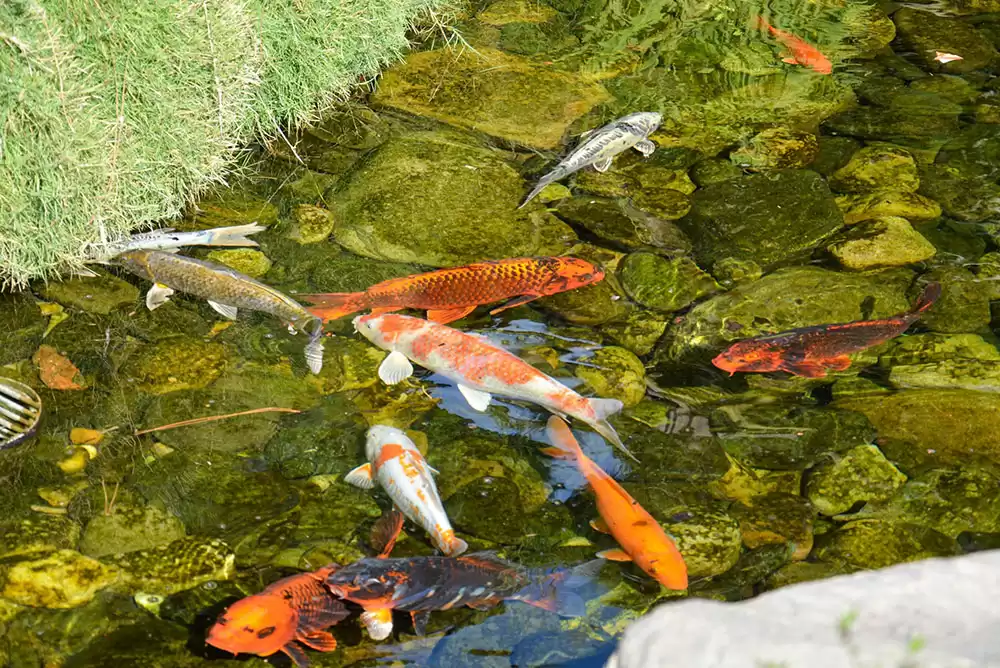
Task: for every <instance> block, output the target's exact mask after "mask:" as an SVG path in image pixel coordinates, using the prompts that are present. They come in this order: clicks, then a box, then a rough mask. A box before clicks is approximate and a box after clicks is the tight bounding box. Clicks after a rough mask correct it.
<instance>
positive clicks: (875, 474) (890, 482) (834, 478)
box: [806, 445, 906, 515]
mask: <svg viewBox="0 0 1000 668" xmlns="http://www.w3.org/2000/svg"><path fill="white" fill-rule="evenodd" d="M905 482H906V475H904V474H903V473H902V472H901V471H900V470H899V469H897V468H896V467H895V466H893V464H892V462H890V461H889V460H888V459H886V458H885V455H883V454H882V451H881V450H879V449H878V448H877V447H876V446H874V445H859V446H857V447H856V448H852V449H850V450H848V451H847V452H845V453H843V455H842V456H837V455H833V456H831V457H830V459H829V460H827V461H823V462H821V463H820V464H819V465H817V466H816V467H815V468H813V469H812V470H811V471H810V472H809V478H808V479H807V481H806V496H807V497H808V499H809V501H810V502H811V503H812V505H813V506H814V507H815V508H816V510H818V511H819V512H820V513H822V514H823V515H840V514H841V513H846V512H848V511H849V510H850V509H851V508H853V507H854V505H855V504H857V503H860V502H873V501H882V500H884V499H888V498H889V497H891V496H892V495H893V493H895V491H896V490H897V489H898V488H899V487H900V486H901V485H902V484H903V483H905Z"/></svg>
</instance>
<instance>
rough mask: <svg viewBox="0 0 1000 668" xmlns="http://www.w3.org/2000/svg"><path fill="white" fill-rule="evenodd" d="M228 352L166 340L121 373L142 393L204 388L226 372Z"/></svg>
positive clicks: (189, 341) (203, 344)
mask: <svg viewBox="0 0 1000 668" xmlns="http://www.w3.org/2000/svg"><path fill="white" fill-rule="evenodd" d="M226 358H227V351H226V348H225V347H224V346H222V345H220V344H218V343H213V342H205V341H201V340H198V339H192V338H186V337H185V338H175V339H167V340H165V341H161V342H159V343H155V344H153V345H152V346H149V347H147V348H146V349H145V350H143V351H142V354H141V355H137V356H133V357H132V358H131V359H129V361H128V363H127V365H126V367H125V369H124V370H123V373H124V375H125V377H126V378H127V379H128V381H127V382H131V383H134V384H135V386H136V388H138V389H139V390H141V391H142V392H146V393H147V394H153V395H163V394H168V393H170V392H183V391H185V390H196V389H201V388H203V387H207V386H208V385H210V384H211V383H212V382H213V381H215V380H216V379H217V378H218V377H219V376H221V375H222V373H223V371H224V370H225V368H226Z"/></svg>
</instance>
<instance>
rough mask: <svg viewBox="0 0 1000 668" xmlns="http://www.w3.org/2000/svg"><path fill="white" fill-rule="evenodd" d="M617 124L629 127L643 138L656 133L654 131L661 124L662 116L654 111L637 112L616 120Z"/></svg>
mask: <svg viewBox="0 0 1000 668" xmlns="http://www.w3.org/2000/svg"><path fill="white" fill-rule="evenodd" d="M618 122H619V123H625V124H628V125H631V126H632V127H633V128H635V129H636V130H638V131H639V132H640V133H641V134H642V136H643V137H648V136H649V135H651V134H653V133H654V132H656V129H657V128H658V127H660V124H661V123H663V114H661V113H659V112H656V111H637V112H635V113H634V114H629V115H628V116H623V117H622V118H620V119H618Z"/></svg>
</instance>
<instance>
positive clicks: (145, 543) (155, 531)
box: [80, 504, 184, 559]
mask: <svg viewBox="0 0 1000 668" xmlns="http://www.w3.org/2000/svg"><path fill="white" fill-rule="evenodd" d="M183 537H184V525H183V524H181V522H180V520H178V519H177V518H176V517H174V516H173V515H171V514H170V513H168V512H167V511H165V510H163V509H162V508H160V507H158V506H155V505H147V506H135V505H130V504H116V505H115V509H114V512H113V513H111V514H110V515H108V514H101V515H94V516H93V517H92V518H90V521H89V522H87V526H86V527H85V528H84V530H83V538H82V540H81V541H80V552H82V553H83V554H85V555H87V556H88V557H94V558H95V559H99V558H101V557H103V556H105V555H108V554H115V553H118V552H132V551H135V550H144V549H147V548H150V547H156V546H159V545H165V544H167V543H170V542H173V541H175V540H177V539H179V538H183Z"/></svg>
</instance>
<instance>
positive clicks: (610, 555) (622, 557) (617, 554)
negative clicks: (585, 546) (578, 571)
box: [597, 547, 632, 561]
mask: <svg viewBox="0 0 1000 668" xmlns="http://www.w3.org/2000/svg"><path fill="white" fill-rule="evenodd" d="M597 556H598V557H600V558H601V559H607V560H608V561H632V557H630V556H628V554H627V553H626V552H625V550H622V549H619V548H617V547H616V548H614V549H611V550H604V551H602V552H598V553H597Z"/></svg>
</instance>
